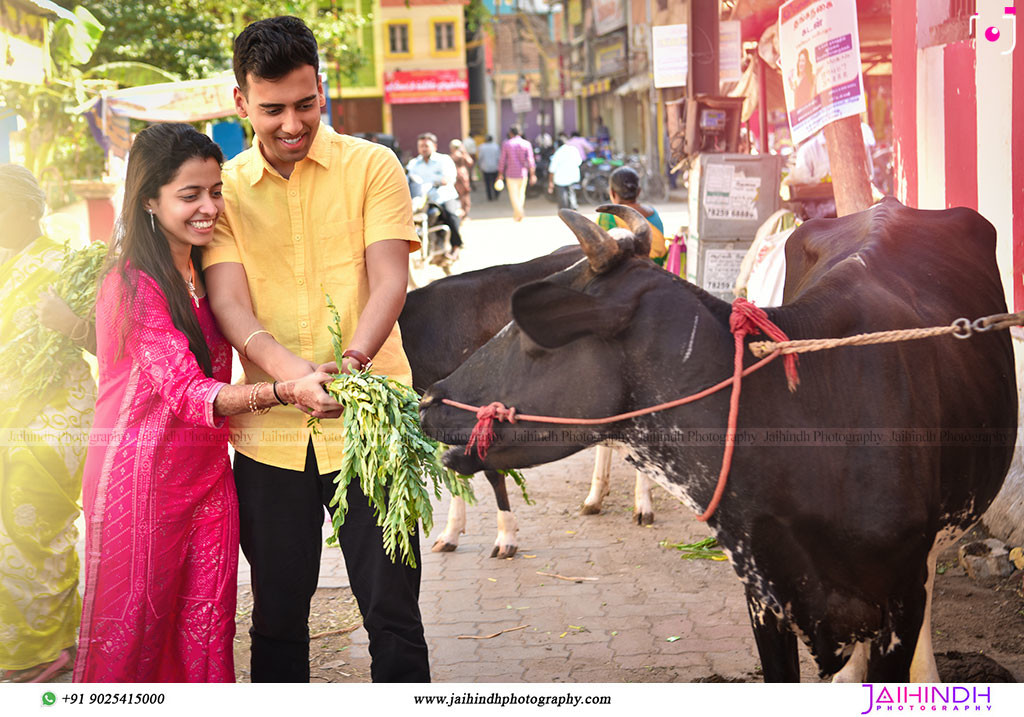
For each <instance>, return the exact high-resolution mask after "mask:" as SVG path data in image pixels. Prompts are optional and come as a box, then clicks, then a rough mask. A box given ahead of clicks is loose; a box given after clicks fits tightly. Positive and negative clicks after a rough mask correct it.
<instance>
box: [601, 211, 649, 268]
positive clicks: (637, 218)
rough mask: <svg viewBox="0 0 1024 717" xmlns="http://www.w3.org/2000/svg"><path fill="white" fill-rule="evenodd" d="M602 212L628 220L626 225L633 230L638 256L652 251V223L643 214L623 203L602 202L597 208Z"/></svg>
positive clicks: (634, 244)
mask: <svg viewBox="0 0 1024 717" xmlns="http://www.w3.org/2000/svg"><path fill="white" fill-rule="evenodd" d="M596 211H597V212H599V213H601V214H614V215H615V216H617V217H620V218H622V219H623V220H625V222H626V226H627V227H628V228H629V230H630V231H631V232H633V246H634V247H635V248H636V255H637V256H647V255H648V254H650V253H651V225H650V224H649V223H648V222H647V219H646V218H645V217H644V215H643V214H641V213H640V212H638V211H637V210H635V209H633V207H627V206H624V205H622V204H602V205H601V206H599V207H598V208H597V210H596Z"/></svg>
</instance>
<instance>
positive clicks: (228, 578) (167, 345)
mask: <svg viewBox="0 0 1024 717" xmlns="http://www.w3.org/2000/svg"><path fill="white" fill-rule="evenodd" d="M196 313H197V315H198V317H199V324H200V326H201V327H202V330H203V334H204V335H205V337H206V342H207V345H208V346H209V347H210V356H211V359H212V363H213V374H214V378H208V377H207V376H206V375H205V374H204V373H203V371H202V369H201V368H200V367H199V364H198V363H197V362H196V359H195V357H194V356H193V354H192V352H191V351H190V350H189V348H188V339H187V337H186V336H185V334H183V333H182V332H181V331H179V330H178V329H176V328H175V327H174V325H173V323H172V322H171V315H170V311H169V309H168V305H167V301H166V299H165V298H164V295H163V293H162V292H161V291H160V289H159V287H158V286H157V284H156V282H155V281H153V280H152V279H151V278H150V277H148V276H146V275H145V274H141V273H140V274H139V281H138V294H137V296H136V299H135V301H134V302H133V304H132V305H131V306H124V305H122V303H121V277H120V275H119V273H118V272H117V270H116V269H115V270H114V271H112V272H111V273H110V274H109V275H108V276H107V278H106V279H105V280H104V282H103V285H102V287H101V289H100V294H99V299H98V301H97V305H96V340H97V348H98V350H97V355H98V357H99V397H98V399H97V401H96V417H95V422H94V424H93V430H92V436H91V440H90V446H89V453H88V457H87V458H86V463H85V474H84V477H83V480H82V483H83V491H82V498H83V505H84V508H85V517H86V541H85V547H86V556H85V599H84V610H83V615H82V629H81V633H80V635H79V650H78V659H77V662H76V664H75V681H76V682H233V681H234V679H235V675H234V659H233V649H232V640H233V638H234V634H235V594H236V589H237V571H238V499H237V497H236V495H235V485H234V480H233V477H232V473H231V465H230V463H229V460H228V433H227V427H226V425H225V421H224V420H223V419H220V420H219V422H218V420H217V419H215V418H214V415H213V400H214V398H215V397H216V396H217V392H218V391H220V389H221V388H222V387H223V386H224V384H225V382H226V381H228V380H229V379H230V374H231V348H230V346H229V345H228V343H227V342H226V341H225V340H224V338H223V336H221V334H220V332H219V331H218V330H217V326H216V324H215V323H214V319H213V314H212V313H211V311H210V308H209V306H208V303H207V301H206V299H202V300H201V301H200V306H199V308H198V309H196ZM125 315H127V316H126V320H127V324H126V329H127V330H126V334H125V348H124V351H123V352H121V351H119V343H120V341H119V333H120V331H119V326H120V322H121V321H122V317H125ZM121 353H123V355H119V354H121Z"/></svg>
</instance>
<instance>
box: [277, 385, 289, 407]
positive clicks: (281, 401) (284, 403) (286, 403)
mask: <svg viewBox="0 0 1024 717" xmlns="http://www.w3.org/2000/svg"><path fill="white" fill-rule="evenodd" d="M274 398H276V399H277V402H278V403H280V404H281V405H282V406H287V405H288V402H287V401H284V400H282V399H281V396H280V394H278V392H277V381H274Z"/></svg>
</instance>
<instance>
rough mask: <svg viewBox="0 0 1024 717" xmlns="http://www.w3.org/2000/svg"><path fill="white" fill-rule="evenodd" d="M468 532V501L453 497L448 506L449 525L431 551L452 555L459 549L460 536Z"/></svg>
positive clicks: (445, 527)
mask: <svg viewBox="0 0 1024 717" xmlns="http://www.w3.org/2000/svg"><path fill="white" fill-rule="evenodd" d="M465 532H466V501H464V500H463V499H462V498H459V497H457V496H454V495H453V496H452V502H451V505H449V506H448V523H447V525H445V526H444V532H443V533H441V535H440V536H439V537H438V539H437V540H435V541H434V544H433V545H432V546H431V548H430V550H431V552H434V553H451V552H454V551H455V549H456V548H457V547H459V535H461V534H462V533H465Z"/></svg>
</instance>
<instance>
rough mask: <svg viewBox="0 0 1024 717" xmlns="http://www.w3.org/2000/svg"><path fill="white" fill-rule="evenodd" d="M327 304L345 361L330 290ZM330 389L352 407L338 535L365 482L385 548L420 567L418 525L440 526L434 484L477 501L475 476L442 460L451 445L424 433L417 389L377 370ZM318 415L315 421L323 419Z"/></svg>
mask: <svg viewBox="0 0 1024 717" xmlns="http://www.w3.org/2000/svg"><path fill="white" fill-rule="evenodd" d="M327 306H328V308H329V309H330V310H331V314H332V315H333V316H334V321H335V325H333V326H329V327H328V329H329V330H330V333H331V344H332V346H333V349H334V356H335V360H336V361H337V362H338V365H339V366H340V365H341V360H342V355H341V354H342V352H343V350H344V348H343V347H344V344H343V342H342V336H341V330H340V328H339V326H338V325H337V324H339V323H340V320H339V317H338V312H337V310H336V308H335V305H334V302H333V301H332V300H331V297H330V296H327ZM326 388H327V391H328V393H330V394H331V395H332V396H333V397H334V398H335V400H337V401H338V402H339V403H340V404H342V406H344V413H343V415H342V419H341V420H342V421H343V425H344V435H345V448H344V451H343V453H342V465H341V470H340V471H339V472H338V475H337V476H336V477H335V479H334V482H335V483H336V484H337V488H336V490H335V494H334V498H333V499H332V501H331V505H336V506H337V508H336V509H335V511H334V517H333V523H332V524H333V528H334V536H333V537H332V538H331V539H330V540H328V542H329V543H332V544H333V543H335V542H337V536H338V532H339V530H340V529H341V526H342V525H343V524H344V522H345V515H346V513H347V512H348V501H347V498H346V492H347V490H348V487H349V485H350V483H351V482H352V481H353V480H357V481H359V486H360V488H361V489H362V491H363V495H365V496H366V497H367V499H368V500H369V503H370V505H371V506H372V507H373V509H374V513H375V515H376V517H377V525H379V526H381V528H383V533H384V549H385V551H386V552H387V554H388V556H389V557H390V558H391V559H392V560H395V559H396V558H397V556H398V555H401V557H402V560H403V561H405V562H406V563H407V564H408V565H411V566H413V567H415V566H416V560H415V558H414V557H413V553H412V541H413V540H415V534H416V525H417V523H422V524H423V530H424V531H425V532H427V533H429V532H430V530H431V528H432V527H433V506H432V505H431V502H430V493H429V491H428V490H427V481H426V478H429V479H430V482H431V485H432V486H433V493H434V496H435V497H436V498H438V499H440V498H441V489H442V487H444V488H447V489H448V490H449V491H450V492H451V493H452V495H457V496H459V497H462V498H465V499H466V500H467V501H468V502H473V493H472V490H471V488H470V487H469V479H468V477H467V476H460V475H458V474H456V473H454V472H453V471H451V470H450V469H448V468H445V467H444V466H443V465H442V464H441V454H442V453H443V452H444V446H443V445H441V444H439V443H437V442H436V441H434V440H432V439H430V438H428V437H427V436H425V435H423V431H422V430H421V429H420V423H419V397H418V396H417V395H416V392H415V391H413V390H412V389H411V388H410V387H408V386H405V385H403V384H401V383H399V382H397V381H395V380H393V379H390V378H387V377H386V376H378V375H373V374H371V373H370V372H369V371H361V372H359V373H355V374H340V375H338V376H337V377H335V379H334V380H333V381H331V382H330V383H329V384H328V385H327V387H326ZM315 421H316V419H311V423H312V424H313V425H315Z"/></svg>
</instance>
